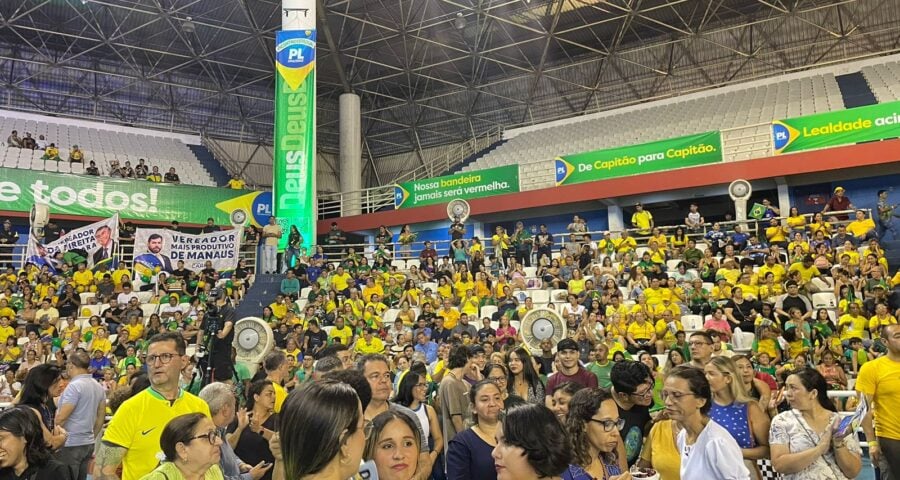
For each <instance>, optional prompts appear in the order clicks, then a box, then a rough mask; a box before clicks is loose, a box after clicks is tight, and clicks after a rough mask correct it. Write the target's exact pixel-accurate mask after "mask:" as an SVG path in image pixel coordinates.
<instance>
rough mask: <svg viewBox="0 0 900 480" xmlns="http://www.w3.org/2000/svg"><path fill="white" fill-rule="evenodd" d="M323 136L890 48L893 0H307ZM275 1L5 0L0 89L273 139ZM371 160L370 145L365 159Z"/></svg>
mask: <svg viewBox="0 0 900 480" xmlns="http://www.w3.org/2000/svg"><path fill="white" fill-rule="evenodd" d="M318 13H319V19H318V29H319V40H318V42H319V45H318V48H319V57H318V66H319V67H318V68H319V77H318V97H319V117H318V119H319V130H318V132H319V133H318V139H319V145H320V149H322V150H324V151H329V152H334V151H336V150H337V145H338V125H337V123H338V116H337V99H338V96H339V95H340V94H341V93H344V92H355V93H358V94H359V95H360V96H361V98H362V106H363V124H362V128H363V134H364V141H365V144H364V149H363V152H364V154H366V155H371V156H372V157H375V158H376V159H377V158H378V157H383V156H386V155H391V154H396V153H403V152H410V151H416V150H418V151H422V149H425V148H428V147H430V146H435V145H444V144H449V143H454V142H460V141H463V140H466V139H470V138H472V137H473V136H479V135H481V134H483V133H485V132H488V131H490V130H492V129H495V128H496V127H506V128H508V127H513V126H520V125H526V124H533V123H538V122H543V121H547V120H552V119H558V118H564V117H571V116H575V115H580V114H583V113H590V112H595V111H598V110H604V109H609V108H612V107H615V106H621V105H628V104H634V103H638V102H643V101H648V100H650V99H655V98H661V97H666V96H671V95H677V94H682V93H686V92H691V91H698V90H703V89H708V88H710V87H714V86H719V85H724V84H728V83H733V82H738V81H746V80H749V79H755V78H761V77H766V76H771V75H775V74H779V73H782V72H790V71H798V70H803V69H807V68H810V67H812V66H817V65H826V64H834V63H840V62H843V61H847V60H851V59H856V58H863V57H869V56H875V55H883V54H887V53H893V52H896V51H897V50H898V48H900V43H898V42H900V2H898V1H897V0H844V1H841V0H608V1H590V0H318ZM281 15H282V10H281V8H280V2H276V1H270V0H2V1H0V82H2V84H3V86H4V93H5V96H4V98H2V102H3V106H0V108H11V109H17V110H27V111H37V112H43V113H50V114H58V115H61V116H73V117H79V118H89V119H98V120H102V121H113V122H117V123H124V124H133V125H135V126H146V127H152V128H163V129H167V130H172V131H178V132H189V133H197V132H203V133H205V134H208V135H210V136H214V137H220V138H226V139H233V140H242V141H245V142H254V143H255V142H267V143H271V136H272V121H273V120H272V119H273V113H272V106H273V103H272V92H273V85H274V81H273V76H272V73H273V50H274V47H273V44H274V32H275V30H277V29H278V28H279V26H280V24H281ZM375 165H376V166H377V161H376V162H375Z"/></svg>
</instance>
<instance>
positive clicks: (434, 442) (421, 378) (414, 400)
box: [370, 362, 444, 463]
mask: <svg viewBox="0 0 900 480" xmlns="http://www.w3.org/2000/svg"><path fill="white" fill-rule="evenodd" d="M419 366H424V364H422V362H413V364H412V366H411V367H410V369H409V372H407V373H406V375H404V376H403V380H400V386H399V387H398V388H397V395H396V396H395V397H394V400H393V401H394V403H399V404H400V405H403V406H404V407H406V408H409V409H410V410H412V411H413V412H415V414H416V416H417V417H419V423H420V424H421V425H422V432H423V433H424V434H425V436H426V437H428V439H429V442H428V443H429V445H431V462H432V463H435V460H436V459H437V458H438V456H439V455H440V454H441V450H443V449H444V436H443V435H442V434H441V423H440V420H439V419H438V416H437V412H435V410H434V407H432V406H431V405H428V404H427V403H426V402H427V400H428V381H427V380H426V377H425V375H419V374H418V373H416V372H415V371H414V370H418V369H419V368H418V367H419ZM370 440H371V439H370Z"/></svg>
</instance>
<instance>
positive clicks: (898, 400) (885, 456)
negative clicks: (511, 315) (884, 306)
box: [856, 325, 900, 478]
mask: <svg viewBox="0 0 900 480" xmlns="http://www.w3.org/2000/svg"><path fill="white" fill-rule="evenodd" d="M881 339H882V341H883V342H884V345H885V347H887V355H884V356H882V357H879V358H876V359H875V360H872V361H869V362H866V363H865V364H864V365H863V366H862V368H860V370H859V377H857V379H856V391H858V392H860V393H862V394H863V395H865V396H866V400H867V401H868V402H869V413H868V414H866V416H865V417H863V421H862V427H863V431H864V432H865V434H866V439H867V440H868V441H869V456H870V457H871V458H872V463H873V464H874V465H877V466H879V467H881V474H882V476H884V475H885V473H887V477H883V478H898V475H900V326H898V325H886V326H884V327H882V328H881ZM873 420H874V421H873Z"/></svg>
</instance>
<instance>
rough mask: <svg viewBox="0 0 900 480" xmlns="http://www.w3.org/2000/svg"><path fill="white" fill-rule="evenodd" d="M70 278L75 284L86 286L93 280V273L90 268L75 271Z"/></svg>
mask: <svg viewBox="0 0 900 480" xmlns="http://www.w3.org/2000/svg"><path fill="white" fill-rule="evenodd" d="M72 280H74V281H75V285H78V286H82V287H84V286H88V285H90V284H92V283H93V282H94V273H93V272H91V271H90V270H83V271H79V272H75V273H74V274H72Z"/></svg>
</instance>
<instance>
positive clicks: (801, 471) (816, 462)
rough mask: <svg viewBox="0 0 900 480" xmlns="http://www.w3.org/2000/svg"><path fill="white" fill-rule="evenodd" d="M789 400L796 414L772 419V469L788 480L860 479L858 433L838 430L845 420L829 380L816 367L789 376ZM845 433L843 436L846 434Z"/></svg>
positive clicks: (785, 413)
mask: <svg viewBox="0 0 900 480" xmlns="http://www.w3.org/2000/svg"><path fill="white" fill-rule="evenodd" d="M784 397H785V399H787V401H788V403H789V404H790V405H791V410H789V411H787V412H782V413H779V414H778V415H776V416H775V418H774V419H772V428H771V431H770V433H769V444H770V445H769V448H770V449H771V454H772V467H774V468H775V471H776V472H778V473H780V474H781V476H782V478H784V479H785V480H813V479H822V478H827V479H835V480H845V479H850V478H856V476H857V475H859V471H860V469H861V467H862V464H861V462H860V454H861V450H860V447H859V441H858V440H857V438H856V433H854V432H853V430H852V429H849V432H840V434H839V433H838V432H835V426H836V425H837V422H838V421H839V420H840V418H841V416H840V414H838V413H837V412H836V411H835V410H836V409H835V407H834V403H832V402H831V400H829V399H828V384H827V382H826V381H825V377H823V376H822V374H821V373H819V372H818V371H817V370H815V369H812V368H802V369H799V370H796V371H795V372H794V373H792V374H791V375H788V377H787V379H786V380H785V384H784ZM842 435H843V436H842Z"/></svg>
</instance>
